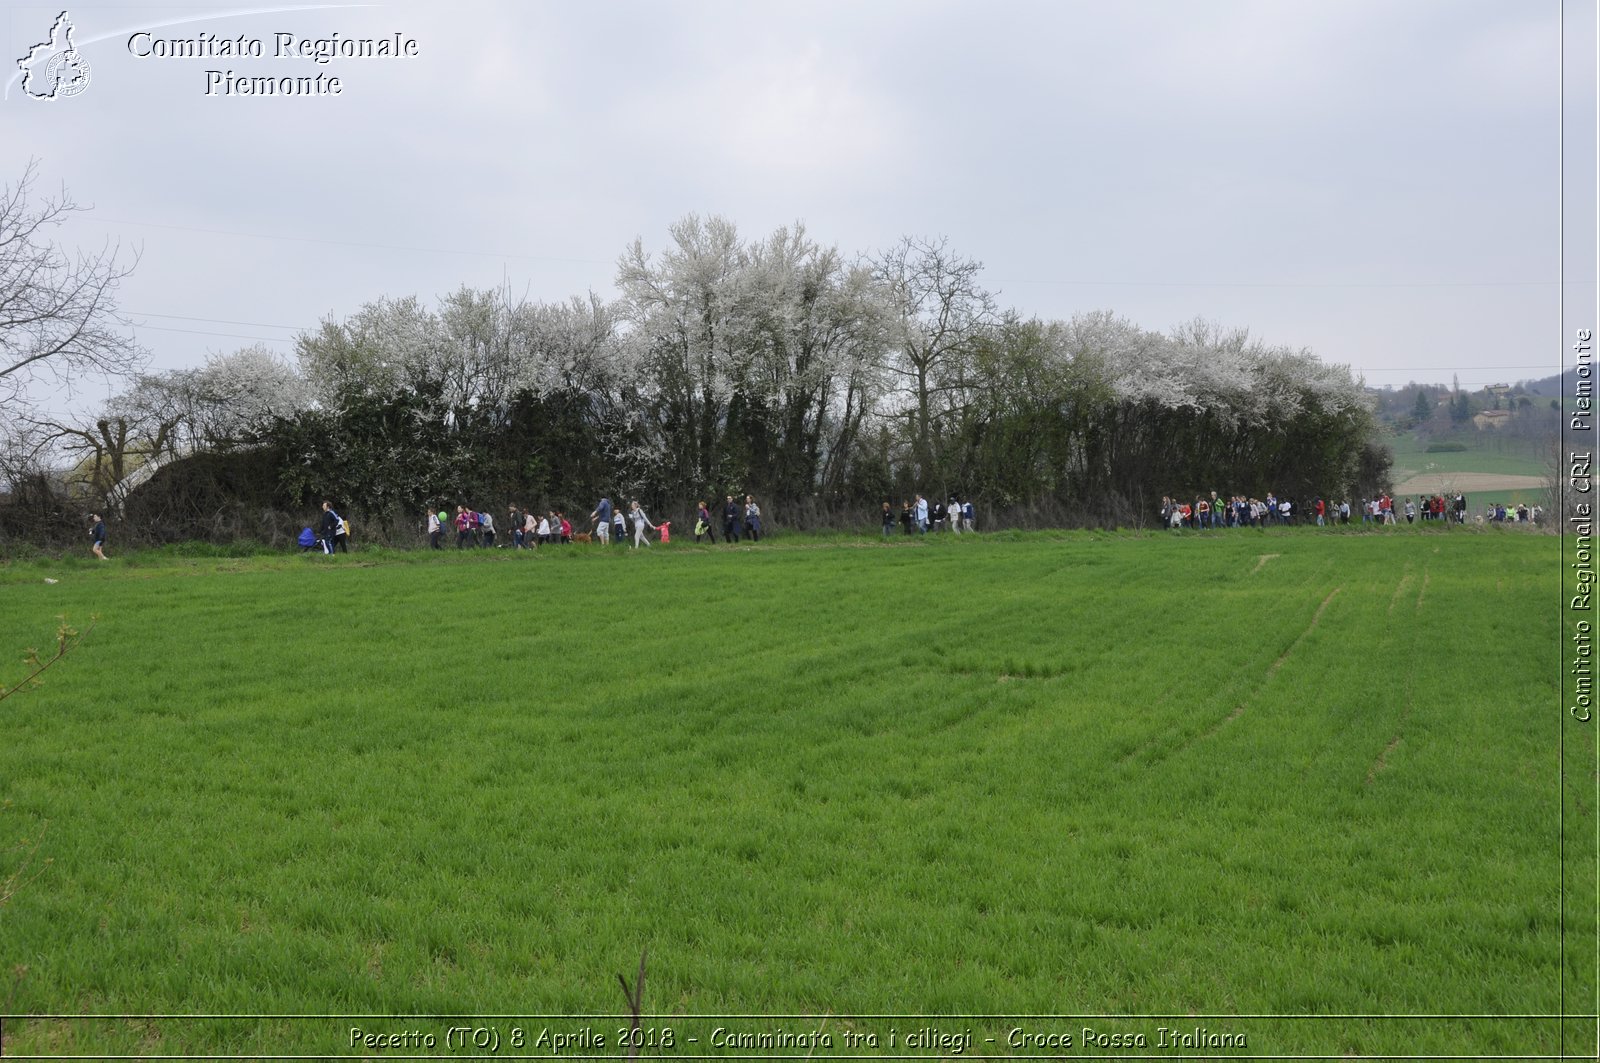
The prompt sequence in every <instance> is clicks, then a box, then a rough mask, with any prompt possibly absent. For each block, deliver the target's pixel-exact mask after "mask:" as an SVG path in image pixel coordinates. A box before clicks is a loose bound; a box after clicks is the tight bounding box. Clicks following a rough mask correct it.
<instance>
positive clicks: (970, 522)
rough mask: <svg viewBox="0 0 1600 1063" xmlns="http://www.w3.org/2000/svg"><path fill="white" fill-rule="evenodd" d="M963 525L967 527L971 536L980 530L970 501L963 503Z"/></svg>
mask: <svg viewBox="0 0 1600 1063" xmlns="http://www.w3.org/2000/svg"><path fill="white" fill-rule="evenodd" d="M961 523H963V524H965V525H966V526H967V532H968V533H969V534H970V533H972V532H975V531H977V530H978V520H977V517H976V515H975V514H974V513H973V511H972V502H971V501H970V500H969V501H966V502H963V503H961Z"/></svg>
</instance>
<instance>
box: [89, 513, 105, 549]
mask: <svg viewBox="0 0 1600 1063" xmlns="http://www.w3.org/2000/svg"><path fill="white" fill-rule="evenodd" d="M89 519H90V520H92V521H94V526H93V527H91V528H90V529H89V546H90V548H91V549H92V550H94V556H95V557H98V558H99V559H100V560H102V561H105V560H108V559H107V557H106V522H105V520H104V519H103V518H102V517H101V516H100V514H98V513H91V514H89Z"/></svg>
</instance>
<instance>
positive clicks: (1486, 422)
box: [1472, 410, 1511, 431]
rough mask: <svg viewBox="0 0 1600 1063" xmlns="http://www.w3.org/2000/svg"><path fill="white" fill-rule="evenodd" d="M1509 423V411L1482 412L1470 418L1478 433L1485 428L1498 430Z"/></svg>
mask: <svg viewBox="0 0 1600 1063" xmlns="http://www.w3.org/2000/svg"><path fill="white" fill-rule="evenodd" d="M1510 422H1511V411H1510V410H1484V411H1483V412H1482V413H1477V414H1473V416H1472V423H1473V424H1475V425H1477V426H1478V428H1479V430H1480V431H1481V430H1482V429H1485V428H1499V427H1501V426H1502V425H1505V424H1509V423H1510Z"/></svg>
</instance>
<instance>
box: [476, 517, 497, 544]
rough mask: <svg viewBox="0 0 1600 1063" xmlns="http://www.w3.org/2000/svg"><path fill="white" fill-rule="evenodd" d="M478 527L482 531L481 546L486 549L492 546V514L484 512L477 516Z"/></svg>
mask: <svg viewBox="0 0 1600 1063" xmlns="http://www.w3.org/2000/svg"><path fill="white" fill-rule="evenodd" d="M478 527H479V528H481V529H483V545H484V548H485V549H487V548H488V547H491V546H493V545H494V514H493V513H490V512H489V511H488V510H484V511H483V512H482V513H479V514H478Z"/></svg>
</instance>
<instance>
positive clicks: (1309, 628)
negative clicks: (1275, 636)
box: [1123, 584, 1344, 763]
mask: <svg viewBox="0 0 1600 1063" xmlns="http://www.w3.org/2000/svg"><path fill="white" fill-rule="evenodd" d="M1342 590H1344V585H1343V584H1340V585H1339V586H1337V587H1335V588H1334V589H1333V590H1331V591H1329V592H1328V596H1327V597H1326V598H1324V599H1322V604H1321V605H1319V606H1317V611H1316V612H1315V613H1313V614H1311V622H1310V623H1309V624H1307V625H1306V629H1305V630H1304V631H1302V632H1300V634H1299V635H1297V636H1296V637H1295V640H1294V641H1293V642H1291V643H1289V645H1288V647H1287V648H1286V649H1285V650H1284V651H1283V652H1282V653H1280V654H1278V656H1277V659H1276V660H1274V661H1273V662H1272V663H1271V664H1270V665H1268V666H1267V671H1266V673H1265V674H1264V675H1263V676H1262V677H1261V682H1262V683H1265V682H1266V681H1267V680H1268V679H1271V678H1272V677H1273V676H1274V675H1276V674H1277V672H1278V669H1280V668H1282V667H1283V665H1284V662H1285V661H1287V660H1288V659H1289V656H1290V654H1292V653H1294V651H1295V647H1297V646H1299V645H1300V643H1301V642H1302V641H1304V640H1305V637H1306V636H1307V635H1309V634H1311V633H1312V632H1313V631H1315V630H1316V629H1317V625H1318V624H1319V623H1321V621H1322V614H1323V613H1324V612H1326V611H1327V608H1328V605H1329V604H1330V603H1331V602H1332V601H1333V599H1334V598H1335V597H1336V596H1337V595H1338V593H1339V592H1340V591H1342ZM1260 685H1261V684H1257V685H1256V688H1255V689H1253V690H1252V691H1251V692H1250V693H1249V694H1247V695H1246V696H1245V698H1244V700H1243V701H1241V702H1239V704H1238V705H1237V706H1235V707H1234V710H1233V711H1232V712H1230V713H1228V715H1226V716H1224V717H1223V718H1222V719H1220V720H1218V721H1217V722H1216V723H1214V724H1212V725H1211V726H1210V727H1209V728H1207V729H1206V730H1205V731H1202V732H1201V733H1200V734H1198V735H1196V736H1195V737H1193V738H1191V739H1190V740H1189V741H1187V742H1184V743H1183V744H1182V745H1179V746H1177V747H1175V748H1174V749H1173V750H1172V752H1171V754H1169V755H1170V756H1177V755H1178V754H1179V753H1182V752H1183V751H1184V750H1186V749H1189V748H1190V747H1191V746H1195V745H1198V744H1199V743H1201V742H1204V741H1205V740H1206V739H1208V738H1210V737H1211V736H1213V735H1215V734H1216V733H1217V732H1218V731H1220V730H1222V729H1223V728H1224V727H1226V726H1228V725H1229V724H1230V723H1232V722H1233V721H1235V720H1237V719H1238V718H1239V717H1241V716H1243V715H1244V713H1245V710H1246V709H1248V708H1249V707H1250V704H1251V702H1253V701H1254V700H1255V690H1257V689H1259V687H1260ZM1152 744H1153V743H1148V744H1147V745H1146V746H1144V747H1141V748H1140V749H1138V750H1135V751H1134V752H1133V753H1130V754H1128V756H1126V757H1124V758H1123V763H1127V761H1129V760H1131V759H1133V757H1134V756H1136V755H1137V754H1138V753H1141V752H1143V751H1144V749H1146V748H1149V745H1152ZM1161 759H1163V760H1165V759H1166V758H1165V757H1163V758H1161Z"/></svg>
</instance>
